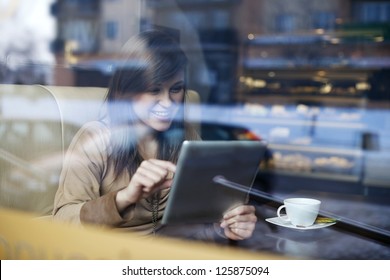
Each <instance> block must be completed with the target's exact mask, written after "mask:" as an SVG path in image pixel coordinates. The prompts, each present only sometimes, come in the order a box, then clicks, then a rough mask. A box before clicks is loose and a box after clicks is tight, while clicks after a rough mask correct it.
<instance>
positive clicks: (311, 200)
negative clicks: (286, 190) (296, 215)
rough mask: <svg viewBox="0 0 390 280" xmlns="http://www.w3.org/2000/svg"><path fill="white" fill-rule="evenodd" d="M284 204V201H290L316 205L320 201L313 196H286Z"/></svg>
mask: <svg viewBox="0 0 390 280" xmlns="http://www.w3.org/2000/svg"><path fill="white" fill-rule="evenodd" d="M283 202H284V204H286V203H292V204H306V205H317V204H321V201H320V200H318V199H315V198H306V197H292V198H286V199H285V200H284V201H283Z"/></svg>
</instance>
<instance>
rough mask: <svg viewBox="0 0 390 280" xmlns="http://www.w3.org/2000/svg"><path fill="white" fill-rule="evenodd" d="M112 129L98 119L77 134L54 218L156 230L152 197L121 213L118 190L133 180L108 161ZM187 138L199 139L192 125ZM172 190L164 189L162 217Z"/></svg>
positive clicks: (67, 154) (67, 162)
mask: <svg viewBox="0 0 390 280" xmlns="http://www.w3.org/2000/svg"><path fill="white" fill-rule="evenodd" d="M109 139H110V131H109V129H108V127H107V126H106V125H105V124H103V123H101V122H98V121H94V122H90V123H87V124H85V125H84V126H83V127H82V128H81V129H80V130H79V131H78V133H77V134H76V135H75V137H74V139H73V141H72V143H71V145H70V146H69V149H68V151H67V153H66V156H65V160H64V166H63V170H62V172H61V176H60V184H59V189H58V191H57V193H56V196H55V201H54V210H53V217H54V219H58V220H63V221H69V222H72V223H76V224H84V223H89V224H97V225H104V226H109V227H115V228H122V229H131V230H132V231H136V232H139V233H142V234H149V233H152V231H153V223H152V208H151V204H150V202H149V201H148V200H146V199H142V200H141V201H139V203H137V204H135V205H133V206H131V207H129V208H128V209H127V210H126V212H125V213H122V215H120V214H119V212H118V209H117V208H116V203H115V196H116V193H117V192H118V191H119V190H121V189H123V188H124V187H126V186H127V185H128V184H129V182H130V177H129V174H128V173H127V172H126V171H124V172H122V174H120V176H115V175H114V166H113V164H112V161H108V154H109ZM186 139H199V136H198V135H197V133H196V132H195V130H193V129H192V128H190V127H188V128H187V129H186ZM168 192H169V190H162V191H161V199H160V203H159V211H158V217H159V220H161V217H162V214H163V212H164V209H165V206H166V202H167V198H168Z"/></svg>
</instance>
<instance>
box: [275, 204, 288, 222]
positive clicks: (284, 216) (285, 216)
mask: <svg viewBox="0 0 390 280" xmlns="http://www.w3.org/2000/svg"><path fill="white" fill-rule="evenodd" d="M285 207H286V205H281V206H280V207H279V208H278V211H277V212H276V214H277V215H278V217H279V218H281V219H285V220H288V217H287V215H283V216H282V215H280V211H282V209H283V208H285Z"/></svg>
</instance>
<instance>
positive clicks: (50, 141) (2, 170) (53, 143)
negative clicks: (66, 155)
mask: <svg viewBox="0 0 390 280" xmlns="http://www.w3.org/2000/svg"><path fill="white" fill-rule="evenodd" d="M77 130H78V127H77V126H74V125H71V124H64V126H63V127H62V126H61V123H59V122H58V121H53V120H29V119H12V120H10V119H2V120H1V122H0V178H1V184H0V206H1V207H12V208H16V209H19V210H25V211H30V212H35V213H38V214H41V215H43V214H49V213H50V212H51V209H52V204H53V199H54V195H55V192H56V190H57V187H58V180H59V174H60V171H61V168H62V161H63V145H64V147H67V146H68V145H69V143H70V141H71V139H72V137H73V135H74V133H76V131H77ZM63 131H66V132H67V133H66V134H63V133H62V132H63ZM26 143H27V144H28V145H26Z"/></svg>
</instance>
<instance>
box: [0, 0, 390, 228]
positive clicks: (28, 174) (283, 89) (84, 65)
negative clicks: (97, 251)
mask: <svg viewBox="0 0 390 280" xmlns="http://www.w3.org/2000/svg"><path fill="white" fill-rule="evenodd" d="M156 27H157V28H162V29H165V30H167V31H168V32H172V33H173V34H175V35H176V36H178V37H179V38H180V41H181V43H182V46H183V48H184V50H185V52H186V53H187V55H188V57H189V60H190V67H189V71H188V87H189V88H190V89H192V90H194V91H196V92H197V93H198V94H199V103H200V104H201V105H202V108H201V111H202V113H201V116H199V115H198V116H196V117H194V121H196V122H200V123H201V129H203V130H202V133H203V137H204V138H205V139H228V140H232V139H252V140H255V139H263V140H265V141H267V142H268V144H269V151H268V152H269V153H268V158H267V161H265V162H263V164H262V166H261V168H262V169H261V172H260V174H259V176H258V177H257V178H256V181H255V187H256V188H258V189H259V190H262V191H265V192H267V193H269V194H273V195H277V196H280V197H284V196H291V195H292V194H294V195H296V194H298V193H299V194H300V195H303V194H309V195H311V196H316V197H322V199H324V200H327V199H328V203H327V207H328V209H326V210H331V211H332V212H336V213H339V214H341V215H343V216H346V217H349V218H351V219H359V221H360V222H363V223H365V224H368V225H370V226H374V227H376V228H379V229H381V230H385V231H387V232H389V231H390V219H389V218H388V217H389V215H390V210H389V202H390V172H389V170H390V82H389V81H390V79H389V73H390V49H389V45H390V44H389V43H390V1H380V0H378V1H368V0H328V1H323V0H289V1H285V0H256V1H252V0H197V1H195V0H176V1H173V0H57V1H55V0H36V1H28V0H12V1H11V0H0V33H1V36H0V83H1V84H2V85H3V88H2V92H0V98H1V99H0V117H1V123H0V139H1V144H0V148H1V150H0V151H1V153H0V164H1V172H0V175H1V176H2V178H1V181H2V185H1V188H0V193H1V195H2V198H1V199H0V203H1V204H0V205H3V206H8V207H20V208H23V207H24V209H26V210H29V211H36V206H37V203H33V204H34V205H31V206H29V207H26V206H25V205H24V206H15V205H16V204H17V203H16V202H15V201H20V200H21V199H22V198H20V197H18V196H17V193H19V195H20V193H21V192H22V191H17V189H18V188H19V189H22V190H24V191H26V189H28V190H29V195H28V196H29V197H30V198H31V192H34V193H36V192H38V191H41V193H40V194H39V197H41V196H42V192H45V193H47V192H46V191H45V190H46V189H47V187H45V186H46V185H47V184H51V185H52V187H51V189H52V192H55V189H56V184H57V180H58V170H59V169H60V167H61V152H63V151H64V150H66V146H67V145H68V144H69V142H70V139H71V138H72V136H73V135H74V133H75V131H77V129H78V128H79V127H80V125H81V124H82V123H83V122H85V121H87V120H89V119H93V118H95V116H96V114H97V109H90V110H89V109H88V110H87V109H86V108H87V107H88V106H90V107H94V108H98V107H99V105H96V106H95V105H90V104H91V102H92V101H91V100H94V102H95V103H96V104H100V103H99V102H100V101H101V99H102V98H101V97H102V96H104V92H105V88H106V87H107V85H108V83H109V80H110V77H111V76H112V74H113V73H114V71H115V68H116V67H117V65H118V63H119V62H120V60H119V59H118V53H119V51H120V49H121V46H122V45H123V44H124V43H125V42H126V41H127V39H128V38H129V37H130V36H131V35H133V34H135V33H137V32H139V31H141V30H146V29H150V28H156ZM23 85H34V87H30V88H29V90H27V91H26V90H25V88H18V87H17V86H23ZM38 85H40V86H38ZM7 86H8V87H7ZM32 88H33V90H32ZM58 88H61V90H62V91H63V93H58ZM56 90H57V94H56V93H55V91H56ZM31 91H33V92H31ZM11 92H13V94H11ZM53 92H54V97H55V99H54V100H52V99H50V98H51V97H52V95H53ZM37 96H41V97H42V96H44V97H42V98H43V99H42V100H41V99H39V98H38V97H37ZM21 98H22V99H23V100H20V99H21ZM45 98H46V99H45ZM48 100H49V101H48ZM50 100H51V101H50ZM59 100H60V101H59ZM86 100H87V101H88V102H86ZM50 102H51V103H50ZM95 103H94V104H95ZM57 106H60V110H59V111H58V112H57V111H56V110H54V111H53V112H51V111H50V110H49V109H48V108H57ZM40 108H41V109H40ZM33 109H34V110H33ZM55 120H61V126H60V127H56V124H55V123H56V121H55ZM56 129H57V132H56V131H55V130H56ZM53 131H54V132H53ZM58 134H61V137H60V140H59V142H58V141H56V140H54V139H57V138H56V137H54V136H53V140H49V139H50V135H58ZM26 141H27V143H28V145H27V146H28V147H29V151H28V152H26V144H25V143H26ZM32 151H34V152H32ZM55 154H59V155H58V156H54V155H55ZM38 155H39V156H40V157H42V155H46V157H45V158H44V159H42V158H39V160H38V159H37V156H38ZM53 158H60V159H59V160H58V161H57V162H58V164H53ZM49 159H50V160H49ZM52 169H55V171H53V170H52ZM37 170H39V172H38V171H37ZM49 171H50V172H51V173H50V172H49ZM40 174H41V175H42V176H41V175H40ZM37 177H39V178H37ZM32 178H33V179H32ZM45 184H46V185H45ZM10 186H12V187H10ZM52 195H53V194H49V195H48V197H49V200H50V198H51V197H52ZM37 201H40V200H39V198H37ZM37 211H38V210H37ZM39 212H45V213H50V205H45V206H44V207H43V206H42V207H41V208H40V209H39ZM357 217H358V218H357Z"/></svg>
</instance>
